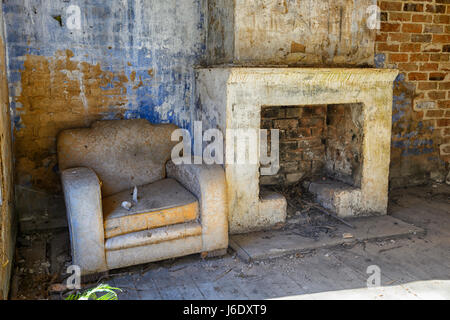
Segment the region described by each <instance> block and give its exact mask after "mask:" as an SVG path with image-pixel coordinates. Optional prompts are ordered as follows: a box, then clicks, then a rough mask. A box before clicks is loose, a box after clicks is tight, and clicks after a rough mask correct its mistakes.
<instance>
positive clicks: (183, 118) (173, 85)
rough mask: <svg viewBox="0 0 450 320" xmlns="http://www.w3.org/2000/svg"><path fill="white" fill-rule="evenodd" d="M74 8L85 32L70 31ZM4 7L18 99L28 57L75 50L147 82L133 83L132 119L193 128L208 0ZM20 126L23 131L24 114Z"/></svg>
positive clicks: (10, 0)
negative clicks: (70, 14) (196, 71)
mask: <svg viewBox="0 0 450 320" xmlns="http://www.w3.org/2000/svg"><path fill="white" fill-rule="evenodd" d="M69 5H78V6H79V7H80V9H81V26H82V28H81V30H79V31H77V30H69V29H68V28H67V23H66V22H67V18H68V15H67V13H66V10H67V8H68V6H69ZM3 10H4V18H5V24H6V31H7V41H8V42H7V50H8V57H9V84H10V95H11V96H12V97H15V96H19V95H20V90H21V87H20V82H21V72H20V71H21V70H22V69H23V65H24V56H25V55H26V54H32V55H39V56H48V57H53V56H54V55H55V53H56V51H57V50H66V49H70V50H71V51H72V52H73V53H74V57H73V58H72V59H73V60H76V61H85V62H88V63H90V64H93V65H95V64H97V63H100V65H101V68H102V69H103V70H109V71H113V72H122V71H123V72H125V75H127V76H128V77H129V76H131V73H132V72H133V71H135V72H136V79H139V78H141V79H142V83H143V85H142V86H141V87H139V88H135V83H131V82H129V83H128V84H127V100H128V105H127V106H126V112H125V117H126V118H145V119H148V120H150V121H152V122H155V123H161V122H162V123H167V122H170V123H175V124H177V125H179V126H181V127H184V128H189V129H190V127H191V111H192V110H193V108H194V105H195V101H193V89H194V83H195V78H194V72H193V67H194V66H195V65H197V64H201V63H202V62H203V61H204V60H205V51H206V50H205V42H206V41H205V35H206V32H205V29H206V27H205V22H206V21H205V10H206V6H205V0H170V1H166V0H114V1H111V0H5V1H3ZM149 70H152V73H153V74H150V73H149ZM104 89H105V90H106V89H110V88H104ZM11 106H12V109H13V110H14V109H15V108H16V105H15V102H14V101H12V105H11ZM104 118H108V115H104ZM15 123H16V124H17V125H18V127H19V128H20V115H16V118H15Z"/></svg>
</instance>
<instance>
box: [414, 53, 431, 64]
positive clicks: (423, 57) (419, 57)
mask: <svg viewBox="0 0 450 320" xmlns="http://www.w3.org/2000/svg"><path fill="white" fill-rule="evenodd" d="M429 60H430V55H429V54H428V53H412V54H411V55H410V61H411V62H415V61H423V62H427V61H429Z"/></svg>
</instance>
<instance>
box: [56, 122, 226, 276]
mask: <svg viewBox="0 0 450 320" xmlns="http://www.w3.org/2000/svg"><path fill="white" fill-rule="evenodd" d="M176 128H177V127H176V126H174V125H152V124H150V123H149V122H148V121H146V120H117V121H116V120H115V121H98V122H95V123H94V124H93V125H92V127H91V128H87V129H73V130H66V131H63V132H62V133H61V134H60V135H59V137H58V160H59V167H60V170H61V172H62V185H63V190H64V197H65V202H66V208H67V216H68V222H69V228H70V240H71V245H72V257H73V263H74V264H76V265H79V266H80V267H81V270H82V274H91V273H96V272H103V271H106V270H109V269H115V268H121V267H126V266H130V265H135V264H141V263H147V262H152V261H157V260H163V259H167V258H173V257H179V256H184V255H189V254H193V253H205V254H210V255H217V254H220V253H224V252H225V250H226V248H227V247H228V221H227V214H226V207H227V206H226V190H225V188H226V187H225V177H224V171H223V169H222V167H221V166H206V165H205V166H203V165H185V164H184V165H179V166H178V165H174V164H173V163H172V162H171V161H168V160H169V158H170V155H171V150H172V147H173V146H174V142H171V139H170V137H171V134H172V132H173V130H175V129H176ZM135 186H137V187H138V201H137V203H134V201H133V190H134V187H135ZM124 201H128V202H129V203H133V206H132V207H131V209H129V210H127V209H126V208H124V207H122V205H121V204H122V202H124Z"/></svg>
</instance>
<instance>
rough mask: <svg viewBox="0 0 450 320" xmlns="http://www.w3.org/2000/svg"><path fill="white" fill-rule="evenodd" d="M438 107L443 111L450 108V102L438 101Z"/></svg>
mask: <svg viewBox="0 0 450 320" xmlns="http://www.w3.org/2000/svg"><path fill="white" fill-rule="evenodd" d="M438 107H439V108H441V109H447V108H450V100H443V101H438Z"/></svg>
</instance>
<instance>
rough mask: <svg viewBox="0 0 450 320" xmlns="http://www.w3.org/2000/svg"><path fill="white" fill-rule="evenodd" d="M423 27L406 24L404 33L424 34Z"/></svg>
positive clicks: (403, 29) (403, 28)
mask: <svg viewBox="0 0 450 320" xmlns="http://www.w3.org/2000/svg"><path fill="white" fill-rule="evenodd" d="M422 29H423V26H422V25H421V24H413V23H404V24H403V26H402V32H408V33H422Z"/></svg>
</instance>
